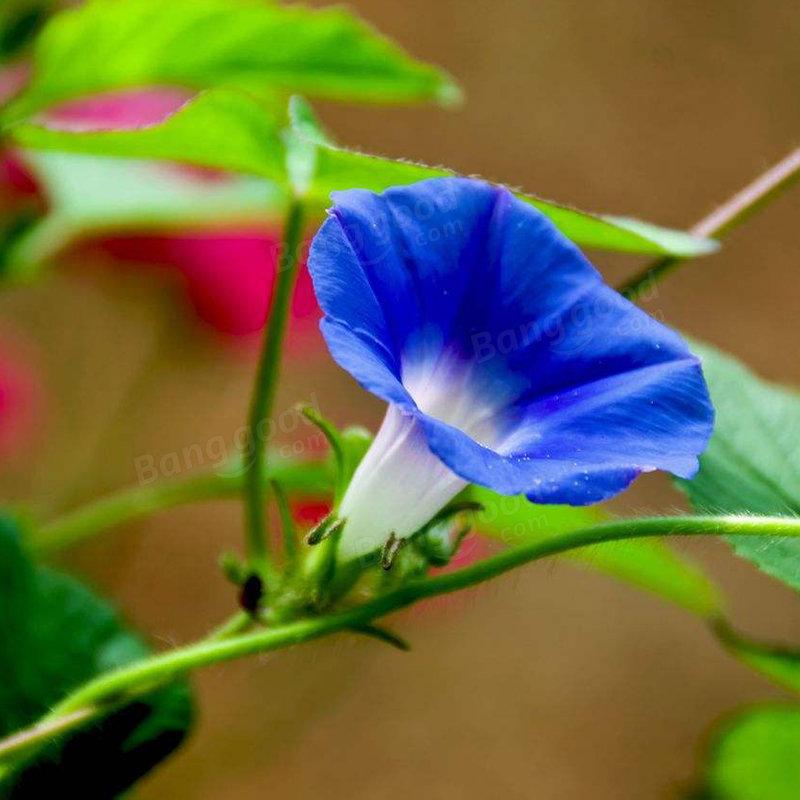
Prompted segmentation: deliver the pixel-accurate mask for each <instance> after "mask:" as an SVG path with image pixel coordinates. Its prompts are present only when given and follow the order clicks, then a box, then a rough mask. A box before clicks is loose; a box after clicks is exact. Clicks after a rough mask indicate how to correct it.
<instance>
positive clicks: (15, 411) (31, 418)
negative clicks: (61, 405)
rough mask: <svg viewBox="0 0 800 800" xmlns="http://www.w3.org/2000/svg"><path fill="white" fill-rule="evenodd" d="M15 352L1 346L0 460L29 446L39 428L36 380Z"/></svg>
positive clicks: (27, 362)
mask: <svg viewBox="0 0 800 800" xmlns="http://www.w3.org/2000/svg"><path fill="white" fill-rule="evenodd" d="M17 349H18V348H12V347H10V346H9V345H8V344H7V343H4V344H3V345H2V346H0V458H6V457H8V456H10V455H13V454H14V453H15V452H18V451H19V450H20V449H21V448H22V447H24V446H25V445H27V444H29V443H30V441H31V439H32V438H33V437H34V435H35V431H36V430H37V428H38V427H39V426H40V425H41V417H42V388H41V385H40V382H39V377H38V375H37V374H36V371H35V370H34V369H33V368H32V367H31V366H30V359H26V358H23V357H22V355H21V353H20V352H17Z"/></svg>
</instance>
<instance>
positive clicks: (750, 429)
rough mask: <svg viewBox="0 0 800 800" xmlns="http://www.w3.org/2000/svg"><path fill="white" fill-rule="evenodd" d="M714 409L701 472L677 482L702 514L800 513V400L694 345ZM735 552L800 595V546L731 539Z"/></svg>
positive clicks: (787, 541) (784, 541)
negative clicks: (713, 417) (712, 430)
mask: <svg viewBox="0 0 800 800" xmlns="http://www.w3.org/2000/svg"><path fill="white" fill-rule="evenodd" d="M692 349H693V350H694V351H695V352H696V353H697V354H698V355H699V356H700V357H701V358H702V361H703V372H704V373H705V376H706V380H707V381H708V385H709V389H710V391H711V399H712V401H713V403H714V407H715V409H716V423H715V429H714V435H713V436H712V437H711V442H710V444H709V446H708V448H707V450H706V451H705V453H704V454H703V455H702V456H701V458H700V472H699V473H698V474H697V477H695V478H694V479H693V480H691V481H679V482H678V485H679V486H680V487H681V488H682V489H683V490H684V491H685V492H686V494H687V495H688V497H689V501H690V502H691V504H692V506H693V507H694V508H695V509H696V510H697V511H699V512H700V513H708V514H715V513H717V514H718V513H724V514H767V515H770V514H771V515H788V516H797V515H798V514H800V396H798V395H797V394H795V393H794V392H792V391H790V390H788V389H785V388H782V387H780V386H776V385H774V384H770V383H767V382H766V381H763V380H761V379H760V378H758V377H757V376H756V375H754V374H753V373H752V372H751V371H750V370H749V369H747V367H745V366H744V365H743V364H742V363H741V362H739V361H737V360H736V359H734V358H731V357H730V356H727V355H724V354H723V353H721V352H720V351H719V350H716V349H715V348H713V347H710V346H708V345H699V344H696V343H693V345H692ZM727 538H728V541H729V542H730V543H731V545H732V546H733V549H734V550H735V551H736V553H737V554H738V555H740V556H742V557H743V558H746V559H748V560H750V561H752V562H753V563H754V564H756V565H758V566H759V567H760V568H761V569H762V570H764V572H766V573H768V574H769V575H772V576H773V577H775V578H778V579H780V580H782V581H784V582H785V583H787V584H789V586H792V587H793V588H795V589H798V590H800V542H798V541H797V539H792V538H790V537H769V538H767V537H764V538H761V537H753V536H729V537H727Z"/></svg>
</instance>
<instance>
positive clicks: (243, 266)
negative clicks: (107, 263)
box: [102, 229, 319, 335]
mask: <svg viewBox="0 0 800 800" xmlns="http://www.w3.org/2000/svg"><path fill="white" fill-rule="evenodd" d="M279 246H280V243H279V240H278V237H277V236H276V235H274V234H273V235H270V234H265V233H263V232H260V231H254V230H252V229H249V230H239V231H228V232H225V233H196V234H181V235H174V236H166V235H161V236H125V237H115V238H107V239H105V240H104V241H103V243H102V247H103V250H104V251H105V252H107V253H109V254H110V255H111V256H112V257H113V258H114V259H116V260H118V261H121V262H128V263H139V264H144V263H149V264H157V265H161V266H166V267H172V268H174V269H176V270H178V271H179V272H180V274H181V275H182V276H183V278H184V280H185V282H186V288H187V294H188V296H189V299H190V301H191V302H192V304H193V306H194V308H195V310H196V312H197V314H198V316H200V318H201V319H203V320H204V321H205V322H207V323H209V324H210V325H212V326H213V327H214V328H216V329H217V330H219V331H222V332H223V333H229V334H235V335H244V334H248V333H254V332H255V331H258V330H260V329H261V328H262V327H263V325H264V322H265V320H266V317H267V309H268V307H269V302H270V299H271V296H272V284H273V280H274V276H275V265H276V263H277V258H278V249H279ZM318 316H319V312H318V309H317V304H316V299H315V298H314V293H313V290H312V287H311V281H310V279H309V277H308V272H307V270H306V269H305V265H304V264H303V265H301V271H300V276H299V278H298V283H297V290H296V291H295V296H294V299H293V302H292V320H293V323H301V324H308V323H312V324H314V326H315V323H316V321H317V319H318Z"/></svg>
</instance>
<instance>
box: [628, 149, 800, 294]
mask: <svg viewBox="0 0 800 800" xmlns="http://www.w3.org/2000/svg"><path fill="white" fill-rule="evenodd" d="M798 178H800V147H799V148H797V149H796V150H794V151H793V152H791V153H789V155H788V156H786V158H784V159H783V160H782V161H780V162H778V163H777V164H775V166H773V167H770V169H768V170H767V171H766V172H764V173H762V174H761V175H759V177H758V178H756V179H755V180H754V181H753V182H752V183H750V184H748V185H747V186H745V188H744V189H742V190H741V191H739V192H737V193H736V194H735V195H734V196H733V197H731V198H730V199H729V200H727V201H726V202H724V203H723V204H722V205H721V206H719V207H718V208H716V209H715V210H714V211H712V212H711V213H710V214H709V215H708V216H707V217H704V218H703V219H702V220H700V222H698V223H697V224H696V225H695V226H694V227H693V228H692V229H691V230H690V231H689V232H690V233H692V234H693V235H695V236H700V237H703V238H709V237H714V238H719V237H721V236H724V235H725V234H726V233H728V231H731V230H733V229H734V228H736V227H738V226H739V225H741V224H742V223H743V222H744V221H745V220H747V219H749V218H750V217H751V216H752V215H753V214H755V213H756V212H757V211H759V210H760V209H761V208H763V207H764V206H766V205H767V204H768V203H770V202H771V201H772V200H774V199H775V198H776V197H778V196H779V195H780V194H782V193H783V192H784V191H786V189H788V188H789V187H790V186H791V185H792V184H793V183H795V182H796V181H797V179H798ZM683 261H684V259H682V258H680V257H678V256H664V257H663V258H659V259H658V260H656V261H654V262H653V263H652V264H651V265H650V266H648V267H646V268H645V269H644V270H642V272H640V273H639V274H638V275H635V276H634V277H633V278H631V279H630V280H629V281H627V282H626V283H625V284H623V285H622V286H621V287H620V288H619V291H620V293H621V294H623V295H624V296H625V297H627V298H629V299H630V300H635V299H636V298H637V297H640V296H641V295H642V294H644V293H645V292H646V291H647V290H648V289H649V288H650V287H651V286H653V285H655V284H656V283H657V282H658V281H660V280H661V279H662V278H663V277H664V276H665V275H667V274H669V273H670V272H672V271H673V270H674V269H675V268H676V267H677V266H678V265H679V264H681V263H682V262H683Z"/></svg>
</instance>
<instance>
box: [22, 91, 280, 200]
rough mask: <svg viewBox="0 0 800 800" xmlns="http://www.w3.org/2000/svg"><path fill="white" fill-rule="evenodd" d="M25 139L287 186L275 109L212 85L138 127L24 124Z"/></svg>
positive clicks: (33, 144) (43, 145) (40, 145)
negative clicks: (72, 128) (75, 129)
mask: <svg viewBox="0 0 800 800" xmlns="http://www.w3.org/2000/svg"><path fill="white" fill-rule="evenodd" d="M11 132H12V134H13V135H14V137H15V138H16V139H17V141H18V142H19V143H20V144H23V145H25V146H30V147H33V148H35V149H44V150H62V151H64V152H74V153H89V154H94V155H99V156H117V157H121V158H143V159H162V160H166V161H182V162H186V163H189V164H197V165H199V166H203V167H212V168H215V169H222V170H227V171H229V172H244V173H250V174H253V175H260V176H261V177H263V178H268V179H269V180H272V181H275V182H276V183H277V184H278V185H280V186H283V187H284V188H286V187H287V175H286V166H285V160H284V156H285V154H284V147H283V142H282V139H281V130H280V127H279V125H278V123H277V121H276V119H275V114H274V113H273V112H272V110H271V109H270V108H268V107H266V106H265V105H264V104H263V103H262V102H261V101H259V100H257V99H255V98H254V97H252V96H250V95H247V94H244V93H240V92H235V91H228V90H224V89H212V90H210V91H208V92H203V93H202V94H200V95H198V96H197V97H196V98H195V99H194V100H192V101H191V102H189V103H187V104H186V105H185V106H183V108H182V109H181V110H180V111H178V112H177V113H176V114H173V115H172V116H170V117H168V118H167V119H166V120H165V121H164V122H162V123H160V124H158V125H149V126H145V127H142V128H137V129H134V130H124V131H101V132H86V133H72V132H67V131H61V130H57V129H54V128H48V127H43V126H42V127H40V126H36V125H30V124H21V125H19V126H18V127H14V128H12V130H11Z"/></svg>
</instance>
